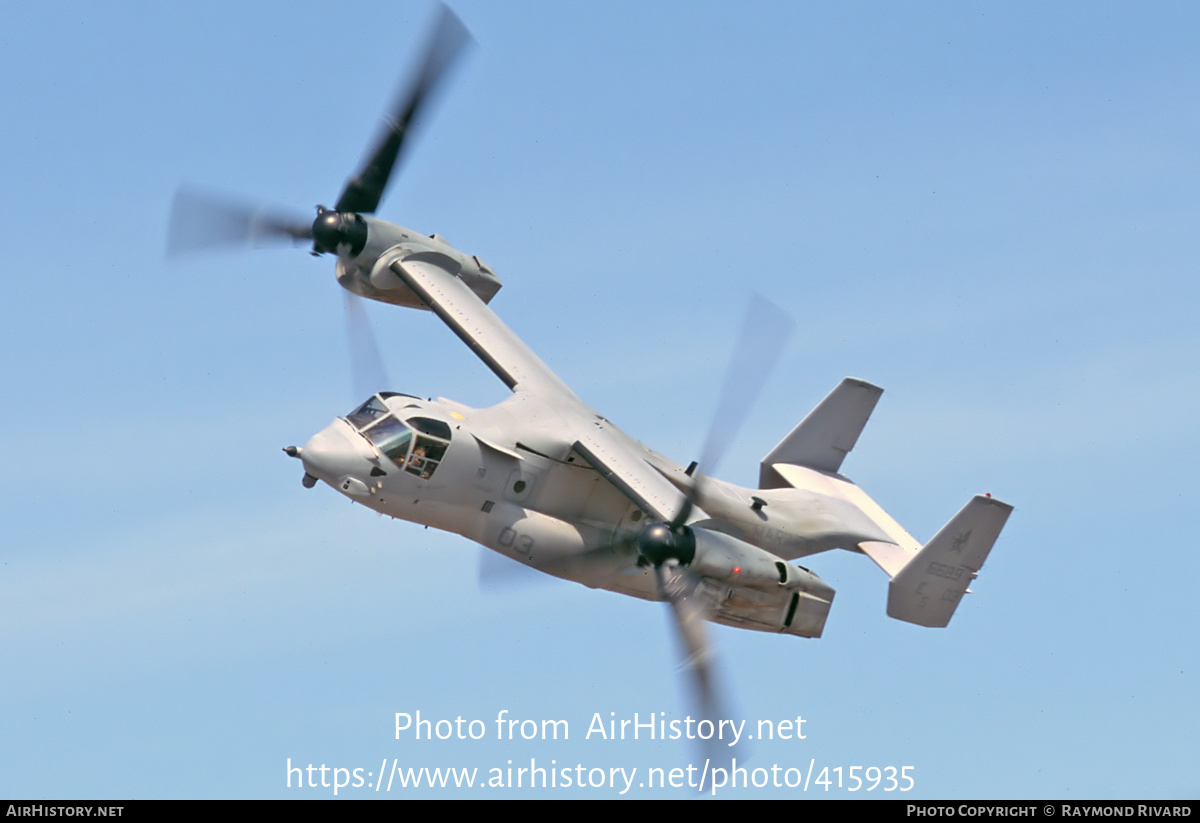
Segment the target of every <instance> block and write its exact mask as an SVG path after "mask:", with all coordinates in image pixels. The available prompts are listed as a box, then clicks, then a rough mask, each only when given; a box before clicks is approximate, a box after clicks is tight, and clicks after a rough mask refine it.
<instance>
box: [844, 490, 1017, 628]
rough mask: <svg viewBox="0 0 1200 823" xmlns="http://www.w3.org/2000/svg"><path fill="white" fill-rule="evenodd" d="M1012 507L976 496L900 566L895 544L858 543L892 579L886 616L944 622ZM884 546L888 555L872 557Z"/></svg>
mask: <svg viewBox="0 0 1200 823" xmlns="http://www.w3.org/2000/svg"><path fill="white" fill-rule="evenodd" d="M1012 509H1013V507H1012V506H1010V505H1008V504H1007V503H1002V502H1000V501H999V500H995V499H993V498H991V497H985V496H983V495H977V496H976V497H974V498H973V499H972V500H971V501H970V502H968V503H967V505H965V506H963V507H962V509H961V510H960V511H959V513H958V514H956V515H954V517H952V518H951V519H950V522H949V523H947V524H946V525H945V526H942V528H941V530H940V531H939V532H938V533H937V534H936V535H934V537H933V539H932V540H930V541H929V542H928V543H926V544H925V546H924V547H923V548H922V549H921V550H920V551H919V552H917V554H916V555H915V556H913V557H912V558H911V559H909V560H908V561H907V562H906V563H903V565H899V564H898V563H897V561H898V560H899V557H898V556H896V555H895V554H894V550H895V549H896V548H897V547H895V546H891V545H890V544H884V543H862V544H860V546H859V548H861V549H862V550H863V551H864V552H866V553H867V554H868V555H870V556H871V558H872V559H874V560H875V561H876V562H877V563H879V565H880V566H882V567H883V568H884V570H885V571H887V573H888V574H889V575H891V577H892V582H891V583H890V584H889V585H888V606H887V613H888V615H889V616H890V617H894V618H896V619H897V620H904V621H906V622H908V623H915V624H917V625H918V626H931V627H936V628H941V627H943V626H945V625H947V624H948V623H949V622H950V618H951V617H953V616H954V610H955V609H957V608H958V603H959V601H960V600H961V599H962V596H963V595H964V594H966V593H967V586H969V585H970V583H971V581H972V580H974V579H975V578H976V576H977V575H978V573H979V570H980V569H981V568H983V563H984V561H985V560H987V556H988V552H990V551H991V550H992V545H993V544H994V543H995V542H996V538H997V537H999V536H1000V530H1001V529H1003V528H1004V524H1005V523H1006V522H1007V521H1008V515H1009V513H1010V512H1012ZM889 549H891V550H892V552H893V554H892V555H891V556H881V557H876V556H875V555H876V554H877V553H878V554H881V555H885V554H887V553H888V550H889Z"/></svg>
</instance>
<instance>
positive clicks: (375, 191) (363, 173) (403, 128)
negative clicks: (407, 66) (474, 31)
mask: <svg viewBox="0 0 1200 823" xmlns="http://www.w3.org/2000/svg"><path fill="white" fill-rule="evenodd" d="M470 42H471V35H470V34H468V33H467V30H466V28H465V27H464V26H463V24H462V22H461V21H460V20H459V19H458V17H457V16H455V14H454V12H452V11H450V9H448V8H446V7H445V6H442V7H441V17H440V19H439V20H438V25H437V29H436V30H435V31H434V33H433V37H432V38H431V39H430V41H429V47H428V49H427V50H426V52H425V60H424V62H423V63H422V65H421V70H420V72H419V73H418V74H417V77H416V78H415V80H414V82H413V84H412V86H411V88H409V90H408V92H407V94H402V95H400V96H399V97H398V98H397V104H396V105H395V106H394V107H393V108H392V110H391V114H390V116H389V118H388V121H389V122H388V125H387V128H386V129H385V130H384V131H383V133H382V134H381V135H380V136H379V139H378V140H377V141H376V143H375V148H374V150H373V151H372V152H371V154H370V156H369V157H368V158H367V161H366V163H364V164H363V167H362V169H361V170H360V171H359V173H358V175H357V176H356V177H354V178H353V179H351V180H349V181H348V182H347V183H346V188H345V189H344V190H343V191H342V196H341V197H339V198H338V201H337V206H335V209H336V210H337V211H339V212H358V213H360V214H371V213H373V212H374V211H375V210H376V209H378V208H379V202H380V201H381V200H382V199H383V193H384V190H385V189H386V188H387V185H388V181H389V180H390V179H391V176H392V170H393V167H394V166H395V164H396V158H397V157H398V156H399V154H400V150H401V149H402V148H403V147H404V140H405V137H406V136H407V135H408V130H409V128H410V126H411V125H412V124H413V122H414V120H415V119H416V117H417V114H418V113H419V112H420V111H421V109H422V107H423V106H424V105H425V104H426V102H427V101H428V100H429V99H430V98H431V97H432V96H433V94H434V92H435V91H436V89H437V86H438V84H439V82H440V81H441V79H442V78H443V77H445V76H446V74H447V73H448V71H449V70H450V68H451V67H452V66H453V65H454V62H455V60H456V59H457V58H458V57H459V56H460V55H461V54H462V52H463V50H464V47H466V46H467V45H468V44H469V43H470Z"/></svg>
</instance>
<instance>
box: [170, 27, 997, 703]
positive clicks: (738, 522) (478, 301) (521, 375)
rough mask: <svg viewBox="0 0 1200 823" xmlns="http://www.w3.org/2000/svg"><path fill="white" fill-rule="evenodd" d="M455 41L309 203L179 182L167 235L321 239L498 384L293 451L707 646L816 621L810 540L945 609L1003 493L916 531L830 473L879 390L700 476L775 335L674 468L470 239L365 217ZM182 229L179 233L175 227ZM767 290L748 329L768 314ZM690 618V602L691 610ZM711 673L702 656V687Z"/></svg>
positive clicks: (919, 613)
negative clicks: (687, 459)
mask: <svg viewBox="0 0 1200 823" xmlns="http://www.w3.org/2000/svg"><path fill="white" fill-rule="evenodd" d="M467 42H468V37H467V35H466V32H465V30H464V29H463V28H462V26H461V24H460V23H459V22H458V20H457V18H455V17H454V16H453V14H451V13H450V12H448V11H446V10H443V12H442V17H441V22H440V24H439V26H438V30H437V33H436V35H435V37H434V38H433V41H432V45H431V46H430V49H429V53H428V55H427V57H426V60H425V63H424V68H423V69H422V71H421V72H420V73H419V76H418V77H417V80H416V82H415V84H414V85H413V86H412V88H411V90H410V91H409V93H408V94H407V95H403V96H402V97H401V98H400V101H399V103H398V105H397V106H396V108H395V110H394V114H393V117H392V118H391V121H390V122H389V124H388V126H387V127H386V128H385V130H384V133H383V135H382V137H381V138H380V139H379V141H378V143H377V145H376V147H375V148H374V149H373V151H372V152H371V153H370V155H369V156H368V159H367V161H366V163H365V164H364V166H363V168H362V170H361V171H360V173H359V174H358V176H357V177H355V178H354V179H352V180H351V181H349V183H348V184H347V185H346V188H345V190H344V191H343V192H342V194H341V196H340V197H339V199H338V201H337V204H336V206H335V207H334V208H333V209H325V208H323V207H318V213H317V217H316V219H315V221H313V222H312V223H311V224H309V223H308V222H307V220H294V219H290V218H281V217H276V216H270V217H263V216H262V213H261V212H253V211H252V210H250V209H246V208H241V207H234V206H229V205H227V204H221V203H217V202H215V201H213V200H211V199H206V198H203V197H201V196H198V195H195V194H181V195H180V196H179V197H177V200H176V204H175V209H174V215H173V218H172V224H173V225H172V239H171V246H172V247H173V248H175V249H177V250H178V249H182V248H185V247H188V246H195V245H205V244H218V243H221V242H226V241H237V240H242V239H246V238H263V237H266V238H270V237H283V238H292V239H294V240H304V241H307V240H311V242H312V251H313V253H314V254H318V255H319V254H326V253H329V254H336V255H337V265H336V274H337V280H338V282H339V283H340V284H341V285H342V286H344V287H345V288H346V289H348V290H349V291H350V292H353V293H354V294H356V295H359V296H361V297H365V298H369V299H371V300H378V301H382V302H384V303H390V304H392V305H395V306H404V307H408V308H414V309H422V310H428V311H431V312H433V313H434V314H436V315H437V316H438V317H440V318H441V319H442V321H443V322H445V324H446V325H447V326H449V327H450V329H451V330H452V331H453V332H454V333H455V334H456V335H458V337H459V338H461V339H462V341H463V342H464V343H466V344H467V346H468V347H469V348H470V349H471V351H473V352H474V353H475V354H476V355H477V356H478V357H479V358H480V359H481V360H482V361H483V362H484V363H485V364H486V365H487V367H488V368H489V369H491V371H492V372H494V373H495V375H496V376H497V377H499V378H500V379H501V380H502V381H503V382H504V384H505V385H507V386H508V388H509V389H511V390H512V395H511V396H510V397H508V398H507V399H505V400H504V401H503V402H501V403H499V404H498V405H496V406H493V407H491V408H486V409H475V408H468V407H467V406H464V405H461V404H459V403H455V402H453V401H450V400H446V399H438V400H425V399H421V398H419V397H413V396H410V395H406V394H399V393H396V392H390V391H381V392H379V393H377V394H374V395H372V396H371V397H368V398H366V400H365V402H363V403H362V404H361V405H359V406H358V407H357V408H355V409H354V410H353V411H351V412H350V413H349V414H347V415H346V416H345V417H341V418H338V419H337V420H335V421H334V422H333V423H331V424H330V425H329V426H328V427H326V428H325V429H324V430H322V431H321V432H319V433H317V434H316V435H314V436H313V437H312V438H311V439H310V440H309V441H308V442H307V443H305V445H304V446H303V447H300V448H297V447H294V446H293V447H289V448H287V449H286V451H287V453H288V454H289V455H291V456H292V457H295V458H298V459H299V460H300V461H301V463H302V464H303V467H304V475H303V479H304V485H305V486H308V487H310V488H311V487H312V486H313V485H315V484H316V483H317V482H318V481H321V482H324V483H326V484H328V485H329V486H331V487H333V488H334V489H335V490H336V491H337V492H339V493H340V494H343V495H346V496H347V497H349V498H350V499H352V500H354V501H355V502H358V503H361V504H362V505H364V506H366V507H368V508H370V509H374V510H375V511H377V512H380V513H382V514H385V515H390V516H392V517H396V518H400V519H403V520H408V521H412V522H413V523H419V524H422V525H425V526H432V527H433V528H437V529H442V530H445V531H449V532H455V533H457V534H461V535H463V536H464V537H467V538H468V539H470V540H473V541H475V542H477V543H480V544H482V545H483V546H486V547H487V548H489V549H492V550H493V551H496V552H499V553H500V554H502V555H505V556H507V557H509V558H512V559H513V560H515V561H517V562H519V563H521V564H524V565H527V566H531V567H533V568H535V569H538V570H540V571H543V572H546V573H547V574H551V575H555V576H557V577H561V578H566V579H569V580H574V581H577V582H579V583H583V584H584V585H587V586H591V587H598V588H604V589H608V590H611V591H614V592H620V593H622V594H628V595H632V596H634V597H639V598H643V599H646V600H655V601H666V602H668V603H670V604H671V606H672V608H673V611H674V613H675V615H676V617H677V618H678V624H679V626H680V628H681V635H682V637H683V639H684V641H685V643H686V649H687V651H688V654H689V655H690V657H691V659H692V660H693V661H694V662H697V661H698V662H699V663H701V664H702V662H703V659H704V658H705V656H706V655H705V654H704V652H705V648H706V647H705V645H704V639H703V634H702V624H703V619H707V620H711V621H714V622H717V623H722V624H725V625H729V626H735V627H739V628H745V629H754V630H758V631H766V632H778V633H782V634H790V635H795V636H798V637H819V636H820V635H821V632H822V630H823V628H824V626H825V620H826V617H827V616H828V614H829V608H830V604H831V603H832V602H833V596H834V591H833V589H832V588H830V587H829V586H828V585H827V584H826V583H824V582H823V581H822V580H821V579H820V578H819V577H818V576H817V575H816V574H814V573H813V572H812V571H810V570H809V569H808V568H806V567H804V566H802V565H800V564H799V562H798V561H800V560H801V559H802V558H807V557H809V556H811V555H814V554H817V553H819V552H824V551H828V550H830V549H845V550H848V551H851V552H860V553H862V554H865V555H867V556H868V557H870V558H871V559H872V560H874V561H875V563H877V564H878V565H879V566H880V568H882V569H883V570H884V571H885V572H886V573H887V575H888V577H889V578H890V579H891V582H890V584H889V587H888V597H887V613H888V614H889V615H891V616H892V617H894V618H897V619H899V620H904V621H908V622H910V623H915V624H918V625H921V626H945V625H947V623H948V622H949V620H950V618H951V616H952V615H953V614H954V611H955V609H956V608H957V606H958V604H959V602H960V600H961V599H962V596H963V594H964V593H965V592H967V586H968V585H969V584H970V582H971V581H972V580H973V579H974V578H975V576H976V574H977V573H978V571H979V569H980V567H982V566H983V563H984V560H985V559H986V558H987V556H988V552H989V551H990V550H991V548H992V545H993V543H994V542H995V540H996V538H997V536H998V535H999V533H1000V530H1001V529H1002V528H1003V526H1004V523H1005V521H1006V520H1007V518H1008V515H1009V512H1010V511H1011V506H1009V505H1007V504H1005V503H1002V502H1000V501H999V500H995V499H992V498H991V497H990V496H977V497H975V498H974V499H972V500H971V501H969V502H968V503H967V504H966V506H964V507H963V508H962V510H961V511H959V512H958V514H956V515H955V516H954V517H953V518H951V519H950V521H949V522H948V523H947V524H946V525H945V526H944V527H943V528H942V529H941V530H940V531H939V532H938V533H937V534H936V535H935V536H934V537H933V539H932V540H930V541H929V542H928V543H926V544H924V545H922V544H921V543H920V542H919V541H917V540H916V539H914V538H913V537H912V536H911V535H910V534H909V533H908V532H907V531H905V530H904V529H903V528H902V527H901V526H900V525H899V524H898V523H897V522H896V521H895V520H893V519H892V518H891V517H890V516H889V515H888V514H887V513H886V512H884V510H883V509H882V508H881V507H880V506H879V505H878V504H876V503H875V501H874V500H872V499H871V498H870V497H869V496H868V495H867V494H866V493H865V492H864V491H863V490H862V489H860V488H859V487H858V486H856V485H855V484H854V483H853V482H851V481H850V480H849V479H847V478H846V477H844V476H843V475H842V474H841V473H840V471H841V467H842V462H843V461H844V460H845V458H846V455H847V454H849V452H850V450H851V449H852V448H853V447H854V444H855V442H856V441H857V439H858V436H859V433H860V432H861V431H862V429H863V426H864V425H865V424H866V422H867V418H868V417H869V416H870V415H871V412H872V410H873V409H874V408H875V404H876V402H877V401H878V400H879V396H880V394H881V392H882V390H881V389H879V388H878V387H876V386H873V385H871V384H870V383H866V382H864V381H862V380H855V379H850V378H847V379H846V380H843V381H842V382H841V384H840V385H838V386H837V387H836V388H834V390H833V391H832V392H830V394H829V395H828V396H827V397H826V398H825V399H824V400H823V401H821V403H820V404H819V405H817V407H816V408H815V409H813V411H812V412H811V413H810V414H809V415H808V416H807V417H805V418H804V419H803V420H802V421H801V422H800V424H799V425H797V426H796V427H795V428H794V429H792V431H791V432H790V433H788V434H787V435H786V436H785V437H784V438H783V439H782V440H780V441H779V444H778V445H777V446H775V448H773V449H771V451H770V452H769V453H768V454H767V455H766V456H765V457H764V458H763V459H762V464H761V472H760V475H759V487H758V488H757V489H745V488H740V487H738V486H734V485H732V484H729V483H724V482H721V481H719V480H716V479H714V478H711V477H708V476H705V475H704V474H703V473H702V472H701V469H703V470H707V471H712V470H713V468H714V466H715V463H716V461H717V460H718V459H719V452H720V451H721V450H722V448H723V444H725V443H728V442H729V441H730V440H732V432H731V428H732V425H733V424H731V421H732V420H734V419H735V418H737V417H739V416H740V415H741V414H742V410H743V409H744V408H745V407H746V406H748V405H749V402H750V397H749V395H751V394H753V393H755V392H756V391H757V386H758V385H761V382H762V380H763V379H764V378H765V369H766V368H768V367H769V366H768V365H767V363H768V361H770V360H771V359H772V358H773V357H774V355H775V354H776V353H777V351H769V350H764V349H765V348H766V347H764V346H761V345H760V346H759V349H758V350H755V348H754V346H755V344H754V343H753V342H750V343H748V344H746V347H747V348H749V349H750V350H749V351H743V352H741V353H739V355H738V356H737V357H736V358H735V360H734V363H733V366H732V367H731V371H730V375H729V378H728V379H727V384H726V387H725V390H724V394H723V396H722V398H721V405H722V410H721V411H719V413H718V423H717V424H714V427H713V433H714V434H713V435H710V438H709V443H708V445H707V446H706V447H705V448H704V450H703V452H702V457H701V459H700V460H699V461H698V464H697V463H693V464H692V465H691V466H689V467H686V468H685V467H683V466H680V465H679V464H676V463H674V462H672V461H671V460H669V459H668V458H666V457H663V456H662V455H660V454H658V453H657V452H654V451H652V450H650V449H648V448H646V447H645V446H643V445H642V444H641V443H639V442H638V441H637V440H635V439H633V438H632V437H630V436H629V435H627V434H625V432H623V431H621V430H620V429H618V428H617V427H616V426H614V425H613V424H612V423H610V422H609V421H608V420H606V419H605V418H604V417H602V416H601V415H599V414H597V413H596V412H595V411H594V410H593V409H591V408H590V407H589V406H588V405H587V404H586V403H585V402H583V401H582V400H581V399H579V397H577V396H576V395H575V394H574V392H572V391H571V389H570V388H569V387H568V386H566V385H565V384H564V383H563V382H562V381H561V380H560V379H559V378H558V377H557V376H556V375H555V374H554V373H553V372H552V371H551V370H550V369H549V368H548V367H547V366H546V364H545V363H543V362H542V361H541V360H540V359H538V357H537V356H536V355H535V354H534V353H533V352H532V351H530V349H529V348H528V347H527V346H526V345H525V344H524V343H523V342H522V341H521V340H520V339H519V338H518V337H517V336H516V335H515V334H514V333H513V332H512V331H511V330H510V329H509V328H508V327H507V326H506V325H505V324H504V323H503V322H501V320H500V319H499V317H497V316H496V314H495V313H493V312H492V310H491V309H490V308H489V307H488V303H489V301H491V299H492V297H493V296H495V294H496V292H497V291H498V290H499V289H500V281H499V279H497V277H496V274H495V273H494V272H493V271H492V270H491V269H490V268H488V267H487V266H486V265H485V264H484V263H483V262H482V261H481V260H480V259H479V258H478V257H474V256H472V255H468V254H464V253H462V252H460V251H458V250H457V249H454V248H452V247H451V246H449V245H448V244H447V243H446V242H444V241H443V240H442V239H441V238H439V237H438V236H437V235H432V236H426V235H423V234H420V233H418V232H415V231H412V230H410V229H406V228H403V227H401V226H397V225H393V224H391V223H386V222H384V221H382V220H378V219H376V218H374V217H372V216H371V214H372V213H374V212H375V210H376V208H377V207H378V205H379V203H380V200H381V198H382V195H383V191H384V187H385V186H386V184H387V182H388V179H389V177H390V176H391V172H392V169H393V167H394V165H395V163H396V159H397V157H398V155H399V152H400V149H401V147H402V145H403V143H404V138H405V135H406V133H407V132H408V131H409V128H410V125H411V124H412V123H413V121H414V119H415V118H416V116H417V113H418V112H419V111H420V110H421V108H422V106H423V104H424V103H425V101H427V100H428V99H429V97H430V94H431V92H432V91H433V89H434V88H435V86H436V84H437V82H438V80H439V78H441V77H442V76H443V75H444V74H445V72H446V70H447V69H448V67H449V66H450V65H451V64H452V62H453V60H454V58H455V56H456V55H457V54H458V53H459V52H460V51H461V50H462V47H463V46H464V45H465V44H466V43H467ZM189 235H190V236H189ZM776 312H777V310H775V309H774V308H773V307H771V306H769V305H763V304H760V305H758V306H757V307H756V308H754V309H753V310H752V313H751V318H750V320H751V322H750V323H749V324H748V328H756V329H761V328H763V327H776V328H778V327H779V326H780V322H779V320H778V318H776V317H775V316H774V315H775V313H776ZM702 618H703V619H702ZM706 680H707V673H706V671H705V670H704V668H703V665H700V666H699V668H698V682H699V686H700V691H701V694H702V696H703V692H704V690H705V688H706V685H705V682H706Z"/></svg>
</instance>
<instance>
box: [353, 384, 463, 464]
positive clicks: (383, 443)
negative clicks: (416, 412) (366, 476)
mask: <svg viewBox="0 0 1200 823" xmlns="http://www.w3.org/2000/svg"><path fill="white" fill-rule="evenodd" d="M391 395H392V393H391V392H388V393H385V394H379V395H375V396H374V397H372V398H371V399H370V400H368V401H367V402H366V403H363V404H362V405H361V406H359V407H358V408H357V409H355V410H354V411H352V412H350V414H348V415H346V421H347V422H348V423H349V424H350V425H351V426H353V427H354V428H355V429H357V430H358V431H359V433H360V434H362V436H363V437H365V438H367V439H368V440H370V441H371V443H373V444H374V445H375V448H377V449H379V451H380V452H382V453H383V454H385V455H387V456H388V457H389V458H390V459H391V460H392V462H394V463H395V464H396V465H397V466H399V467H400V468H402V469H404V470H405V471H407V472H408V473H409V474H414V475H416V476H417V477H420V478H421V479H423V480H427V479H428V478H430V477H432V476H433V473H434V472H435V471H437V467H438V466H439V465H441V462H442V458H443V457H444V456H445V454H446V449H447V448H449V446H450V426H448V425H447V424H446V423H445V422H444V421H441V420H436V419H434V418H432V417H413V418H410V419H409V420H408V422H407V423H402V422H401V421H400V420H399V419H397V418H396V417H395V416H394V415H393V414H392V413H391V412H390V411H389V410H388V407H387V406H386V405H385V404H384V402H383V398H385V397H389V396H391ZM405 396H406V397H407V396H408V395H405ZM414 444H415V445H414ZM410 450H411V454H410Z"/></svg>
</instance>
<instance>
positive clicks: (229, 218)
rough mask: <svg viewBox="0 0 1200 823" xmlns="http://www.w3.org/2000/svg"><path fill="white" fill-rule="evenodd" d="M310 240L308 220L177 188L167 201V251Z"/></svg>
mask: <svg viewBox="0 0 1200 823" xmlns="http://www.w3.org/2000/svg"><path fill="white" fill-rule="evenodd" d="M285 239H286V240H290V241H291V242H293V243H297V242H305V241H308V240H310V239H312V220H311V219H309V218H303V217H293V216H292V215H290V214H284V213H281V212H273V211H267V210H266V209H264V208H261V207H256V206H252V205H250V204H248V203H238V202H235V201H233V200H228V199H224V198H220V197H216V196H214V195H210V194H201V193H200V192H197V191H194V190H191V189H182V188H181V189H179V190H178V191H177V192H175V199H174V200H173V201H172V203H171V222H170V225H169V227H168V229H167V254H169V255H175V254H186V253H188V252H195V251H206V250H210V249H217V248H221V247H230V248H232V247H235V246H255V245H264V244H266V243H268V242H273V241H279V240H285Z"/></svg>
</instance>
